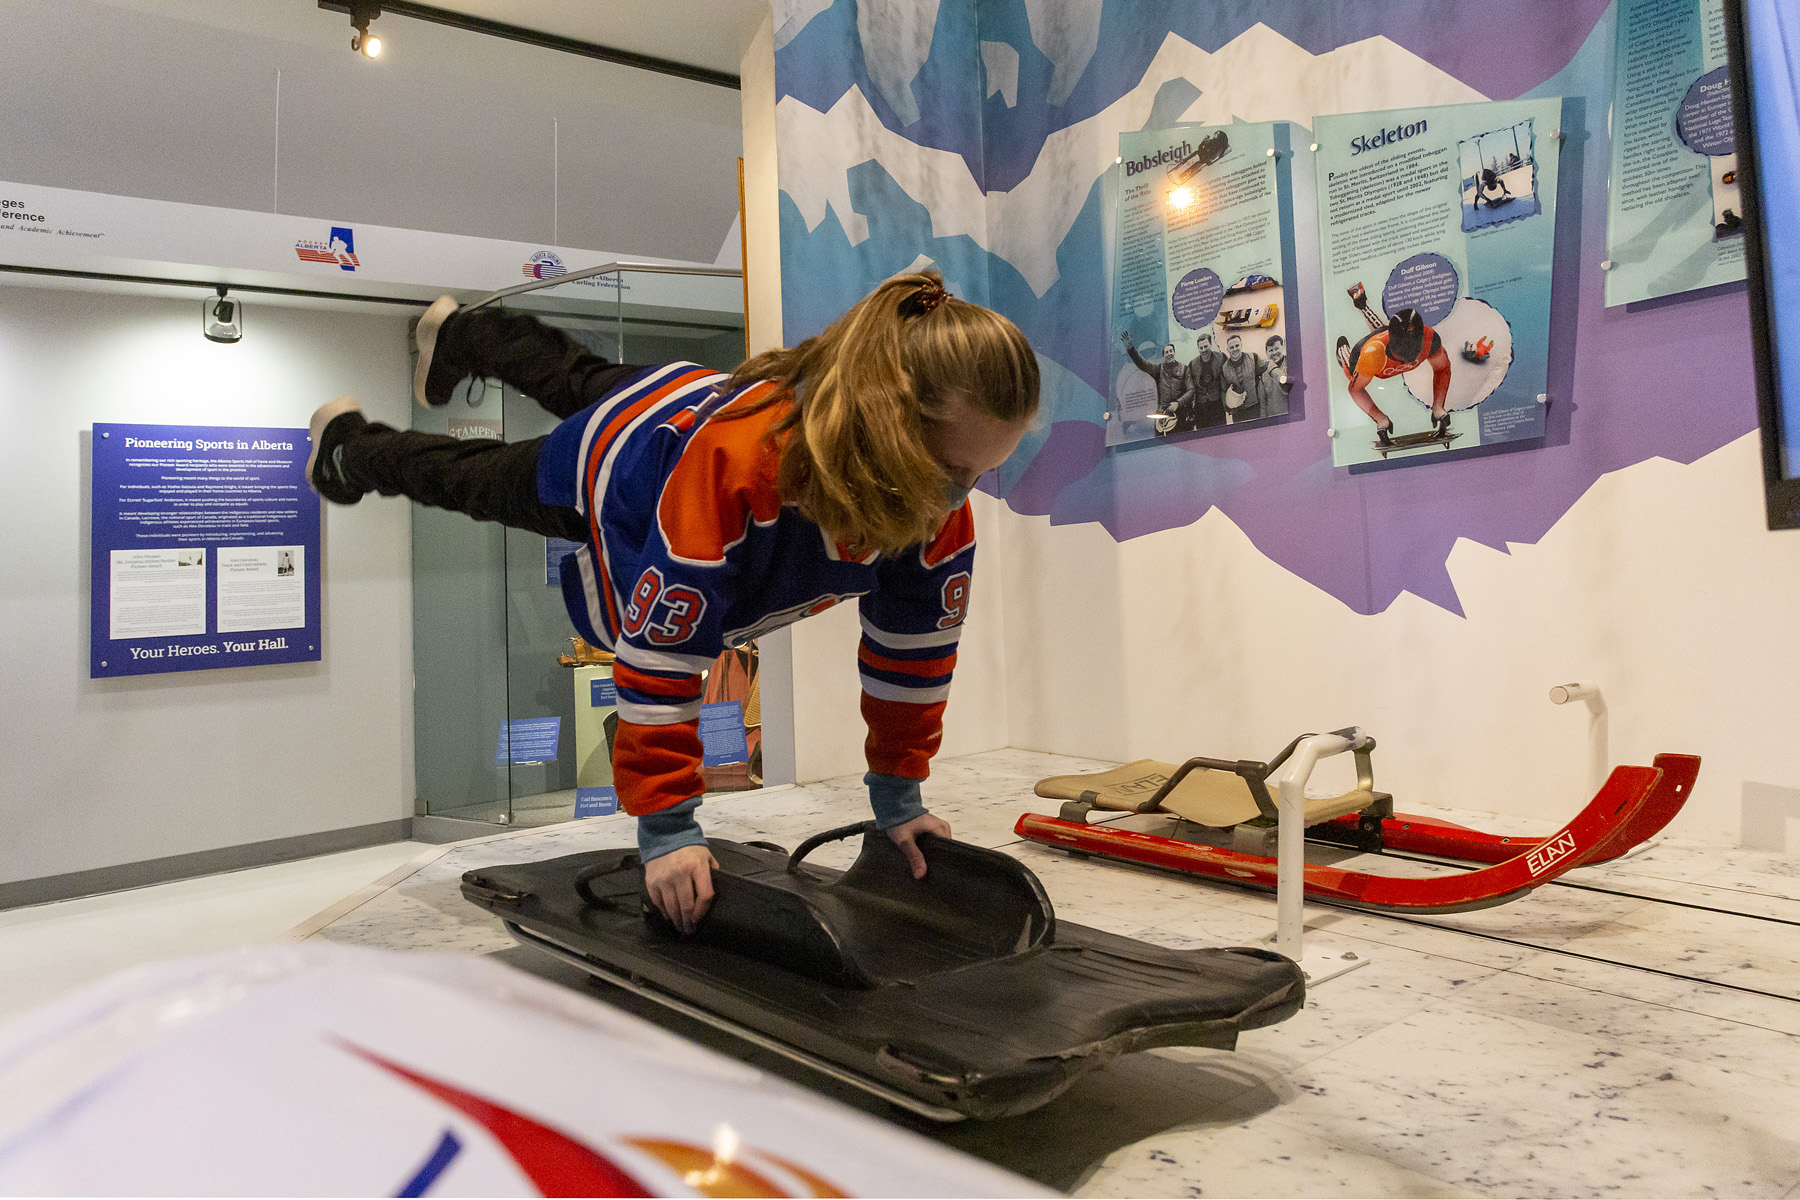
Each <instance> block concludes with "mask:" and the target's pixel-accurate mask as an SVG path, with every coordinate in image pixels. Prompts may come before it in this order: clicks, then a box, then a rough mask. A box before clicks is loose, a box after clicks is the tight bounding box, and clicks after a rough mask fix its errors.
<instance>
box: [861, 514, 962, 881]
mask: <svg viewBox="0 0 1800 1200" xmlns="http://www.w3.org/2000/svg"><path fill="white" fill-rule="evenodd" d="M974 566H975V522H974V518H973V517H972V516H971V514H970V512H969V506H968V504H967V503H966V502H965V503H964V504H963V505H962V507H960V508H958V509H957V510H956V511H955V512H953V513H952V514H950V516H949V517H948V518H947V519H946V520H945V522H944V524H943V526H942V527H940V528H939V530H938V532H937V535H936V537H934V538H933V539H932V540H931V541H930V542H928V543H926V544H924V545H921V546H918V547H914V548H911V549H909V550H906V551H904V552H903V553H901V554H899V555H896V556H894V557H893V558H890V559H887V560H885V561H884V562H882V563H881V565H880V566H879V567H878V568H877V569H876V587H875V590H874V591H872V592H870V593H868V594H867V595H865V596H863V597H862V599H861V600H860V601H859V602H858V607H859V609H860V610H861V616H862V628H863V636H862V644H861V646H860V647H859V648H858V650H857V668H858V672H859V674H860V675H861V677H862V690H863V695H862V713H863V720H864V721H865V722H866V723H867V725H868V728H869V734H868V739H867V741H865V742H864V745H863V749H864V753H865V757H866V758H867V760H868V764H869V774H868V775H867V776H866V777H865V782H867V784H868V785H869V797H870V802H871V804H872V806H873V807H874V809H875V821H876V824H877V826H879V827H880V828H882V829H886V830H890V831H893V832H894V833H896V834H902V836H897V837H896V838H895V840H896V841H897V842H901V843H902V846H901V848H902V849H903V850H908V851H910V852H909V853H908V855H907V857H908V858H909V859H911V860H912V861H913V873H914V874H915V875H922V874H923V873H924V860H923V859H922V858H920V857H917V852H916V850H913V849H912V847H911V838H910V837H909V836H904V831H906V830H908V829H909V828H912V827H913V826H914V823H915V822H918V821H919V820H920V818H923V817H925V816H926V812H925V805H924V803H923V800H922V799H921V797H920V793H919V781H920V780H922V779H924V778H925V777H926V776H927V775H929V774H930V773H931V758H932V756H933V755H934V754H936V753H937V749H938V743H939V742H940V741H941V740H942V738H943V733H944V704H945V702H946V700H947V699H948V697H949V694H950V676H951V673H952V671H953V670H954V669H955V666H956V646H957V642H958V640H959V639H960V638H961V636H962V623H963V617H964V615H965V614H966V613H967V612H968V607H969V597H970V586H971V584H972V582H973V571H974ZM931 821H932V822H933V823H935V818H932V819H931ZM918 831H919V832H939V831H938V830H936V829H934V828H933V829H927V828H920V829H918Z"/></svg>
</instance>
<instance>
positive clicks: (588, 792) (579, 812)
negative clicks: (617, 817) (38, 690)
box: [575, 787, 619, 818]
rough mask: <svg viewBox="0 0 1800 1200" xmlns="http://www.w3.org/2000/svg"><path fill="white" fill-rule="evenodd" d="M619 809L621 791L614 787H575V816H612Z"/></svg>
mask: <svg viewBox="0 0 1800 1200" xmlns="http://www.w3.org/2000/svg"><path fill="white" fill-rule="evenodd" d="M618 811H619V793H618V792H617V791H616V790H615V789H614V788H612V787H584V788H576V789H575V816H576V817H577V818H580V817H610V816H612V815H613V814H614V813H616V812H618Z"/></svg>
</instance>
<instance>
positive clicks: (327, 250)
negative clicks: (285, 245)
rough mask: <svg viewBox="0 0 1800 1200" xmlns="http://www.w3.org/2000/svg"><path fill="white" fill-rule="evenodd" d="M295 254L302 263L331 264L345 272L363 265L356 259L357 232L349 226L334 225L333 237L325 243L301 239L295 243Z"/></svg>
mask: <svg viewBox="0 0 1800 1200" xmlns="http://www.w3.org/2000/svg"><path fill="white" fill-rule="evenodd" d="M294 253H295V254H297V255H298V256H299V257H300V261H301V262H312V263H331V264H334V265H336V266H337V267H338V269H339V270H343V271H354V270H356V268H357V267H360V266H361V265H362V263H360V262H358V261H357V258H356V231H355V230H353V229H351V228H350V227H349V226H348V225H333V226H332V227H331V236H330V237H328V238H326V239H325V240H323V241H320V240H319V239H317V238H301V239H300V240H299V241H297V242H295V243H294Z"/></svg>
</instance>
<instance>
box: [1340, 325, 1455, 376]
mask: <svg viewBox="0 0 1800 1200" xmlns="http://www.w3.org/2000/svg"><path fill="white" fill-rule="evenodd" d="M1388 337H1389V334H1388V331H1387V330H1385V329H1378V330H1376V331H1375V332H1374V333H1371V334H1369V335H1368V336H1366V337H1364V338H1363V340H1362V341H1360V342H1358V343H1356V345H1354V346H1352V347H1351V348H1350V364H1351V365H1350V366H1349V367H1347V368H1345V370H1346V371H1347V372H1348V373H1349V375H1350V378H1352V379H1355V378H1356V377H1357V376H1358V375H1362V376H1364V377H1366V378H1368V379H1392V378H1393V377H1394V376H1396V375H1404V374H1406V373H1407V372H1408V371H1411V370H1413V369H1414V368H1415V367H1417V366H1418V365H1419V364H1420V363H1422V362H1424V361H1425V360H1426V359H1428V358H1431V357H1432V356H1433V355H1435V354H1437V353H1438V352H1439V351H1440V350H1442V349H1443V348H1444V342H1443V339H1442V338H1440V337H1438V333H1437V330H1435V329H1433V328H1432V327H1431V326H1429V325H1427V326H1425V336H1424V339H1423V340H1422V341H1421V342H1420V343H1419V353H1418V354H1417V355H1416V356H1414V357H1413V358H1409V359H1403V358H1399V357H1397V356H1395V355H1394V354H1393V353H1392V352H1391V351H1390V349H1389V347H1388Z"/></svg>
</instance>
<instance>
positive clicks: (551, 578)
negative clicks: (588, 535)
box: [544, 537, 581, 587]
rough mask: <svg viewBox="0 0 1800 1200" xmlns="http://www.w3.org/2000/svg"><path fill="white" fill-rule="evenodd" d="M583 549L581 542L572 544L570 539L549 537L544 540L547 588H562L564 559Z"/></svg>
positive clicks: (545, 581) (545, 582)
mask: <svg viewBox="0 0 1800 1200" xmlns="http://www.w3.org/2000/svg"><path fill="white" fill-rule="evenodd" d="M579 549H581V543H580V542H571V541H570V540H569V539H568V538H559V537H547V538H545V539H544V584H545V586H546V587H561V586H562V564H563V559H564V558H566V557H567V556H569V555H571V554H573V553H575V552H576V551H577V550H579Z"/></svg>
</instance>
